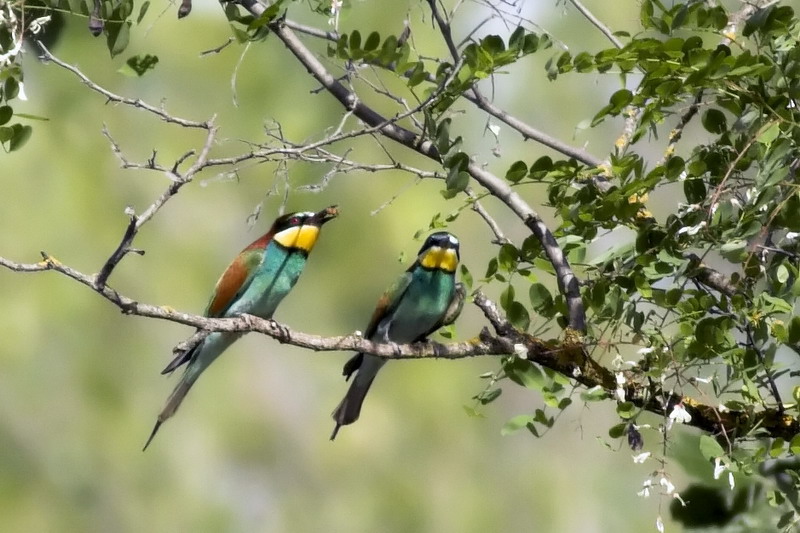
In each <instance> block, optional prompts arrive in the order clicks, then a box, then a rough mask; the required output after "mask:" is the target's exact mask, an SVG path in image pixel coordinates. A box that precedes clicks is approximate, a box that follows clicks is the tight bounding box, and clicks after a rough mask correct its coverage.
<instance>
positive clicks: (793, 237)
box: [784, 231, 800, 241]
mask: <svg viewBox="0 0 800 533" xmlns="http://www.w3.org/2000/svg"><path fill="white" fill-rule="evenodd" d="M797 237H800V233H798V232H796V231H790V232H788V233H786V235H785V236H784V239H786V240H787V241H794V240H797Z"/></svg>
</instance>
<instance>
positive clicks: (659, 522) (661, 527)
mask: <svg viewBox="0 0 800 533" xmlns="http://www.w3.org/2000/svg"><path fill="white" fill-rule="evenodd" d="M656 529H657V530H658V533H664V521H663V520H661V515H658V518H656Z"/></svg>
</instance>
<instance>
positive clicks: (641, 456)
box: [633, 452, 650, 464]
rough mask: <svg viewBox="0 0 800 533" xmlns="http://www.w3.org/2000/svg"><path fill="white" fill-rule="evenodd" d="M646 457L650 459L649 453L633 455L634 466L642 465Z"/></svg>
mask: <svg viewBox="0 0 800 533" xmlns="http://www.w3.org/2000/svg"><path fill="white" fill-rule="evenodd" d="M648 457H650V452H643V453H640V454H639V455H634V456H633V462H634V463H636V464H642V463H644V462H645V461H646V460H647V458H648Z"/></svg>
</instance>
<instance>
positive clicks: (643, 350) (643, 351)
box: [636, 346, 656, 355]
mask: <svg viewBox="0 0 800 533" xmlns="http://www.w3.org/2000/svg"><path fill="white" fill-rule="evenodd" d="M654 351H656V349H655V348H653V347H652V346H645V347H644V348H639V350H638V351H637V352H636V353H638V354H639V355H647V354H649V353H653V352H654Z"/></svg>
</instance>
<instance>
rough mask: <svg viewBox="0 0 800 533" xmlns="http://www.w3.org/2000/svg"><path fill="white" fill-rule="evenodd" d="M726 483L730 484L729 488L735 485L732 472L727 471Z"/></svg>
mask: <svg viewBox="0 0 800 533" xmlns="http://www.w3.org/2000/svg"><path fill="white" fill-rule="evenodd" d="M728 485H730V486H731V490H733V488H734V487H735V486H736V481H735V480H734V479H733V472H728Z"/></svg>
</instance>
